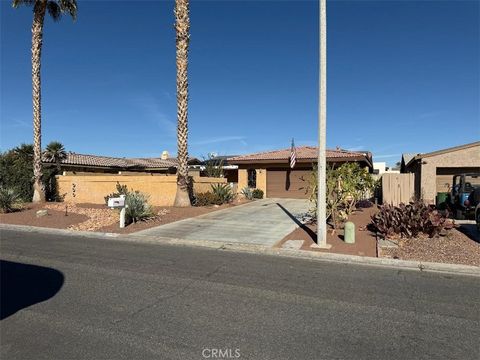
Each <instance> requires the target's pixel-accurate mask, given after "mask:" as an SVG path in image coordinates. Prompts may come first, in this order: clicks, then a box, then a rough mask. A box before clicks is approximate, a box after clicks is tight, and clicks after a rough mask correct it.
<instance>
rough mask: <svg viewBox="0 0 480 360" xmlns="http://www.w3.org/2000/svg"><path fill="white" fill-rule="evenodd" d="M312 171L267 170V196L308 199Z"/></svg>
mask: <svg viewBox="0 0 480 360" xmlns="http://www.w3.org/2000/svg"><path fill="white" fill-rule="evenodd" d="M310 176H311V170H295V169H293V170H283V169H267V196H268V197H270V198H274V197H279V198H294V199H308V198H309V197H310V193H309V192H307V190H308V184H309V179H310Z"/></svg>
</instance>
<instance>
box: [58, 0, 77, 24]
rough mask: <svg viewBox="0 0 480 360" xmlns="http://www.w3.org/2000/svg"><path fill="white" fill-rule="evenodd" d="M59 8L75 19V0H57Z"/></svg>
mask: <svg viewBox="0 0 480 360" xmlns="http://www.w3.org/2000/svg"><path fill="white" fill-rule="evenodd" d="M58 3H59V5H60V9H61V10H62V12H67V13H69V14H70V16H71V17H72V19H73V20H76V19H77V1H76V0H59V1H58Z"/></svg>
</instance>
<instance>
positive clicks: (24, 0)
mask: <svg viewBox="0 0 480 360" xmlns="http://www.w3.org/2000/svg"><path fill="white" fill-rule="evenodd" d="M35 1H36V0H13V1H12V7H14V8H17V7H19V6H21V5H26V6H32V5H33V4H34V3H35Z"/></svg>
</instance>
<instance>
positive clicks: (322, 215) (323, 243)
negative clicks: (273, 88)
mask: <svg viewBox="0 0 480 360" xmlns="http://www.w3.org/2000/svg"><path fill="white" fill-rule="evenodd" d="M319 50H320V79H319V82H320V99H319V104H318V105H319V109H318V121H319V124H318V184H317V186H318V199H317V245H318V246H319V247H324V248H325V247H326V248H328V247H330V246H329V245H328V244H327V220H326V203H325V198H326V189H325V185H326V184H325V178H326V166H327V161H326V140H327V134H326V131H327V4H326V0H320V49H319Z"/></svg>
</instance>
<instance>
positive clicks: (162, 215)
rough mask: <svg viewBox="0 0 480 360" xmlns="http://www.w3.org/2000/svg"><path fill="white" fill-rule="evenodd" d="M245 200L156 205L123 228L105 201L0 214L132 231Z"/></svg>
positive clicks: (39, 222)
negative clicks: (40, 213) (148, 215)
mask: <svg viewBox="0 0 480 360" xmlns="http://www.w3.org/2000/svg"><path fill="white" fill-rule="evenodd" d="M245 202H247V201H245V200H241V201H235V202H233V203H232V204H225V205H220V206H204V207H193V206H192V207H189V208H176V207H172V206H171V207H168V206H167V207H154V209H155V213H156V214H158V216H157V217H155V218H154V219H151V220H149V221H141V222H138V223H136V224H130V225H127V226H126V227H125V228H123V229H120V227H119V212H118V210H112V209H110V208H108V207H107V206H106V205H104V204H68V203H63V202H62V203H44V204H42V205H39V204H30V203H29V204H25V205H24V208H23V210H21V211H17V212H13V213H9V214H0V222H1V223H3V224H16V225H28V226H40V227H50V228H57V229H70V230H81V231H100V232H113V233H120V234H129V233H133V232H136V231H140V230H144V229H148V228H151V227H155V226H159V225H163V224H167V223H171V222H174V221H178V220H183V219H186V218H190V217H195V216H198V215H202V214H206V213H209V212H212V211H217V210H221V209H225V208H228V207H232V206H237V205H241V204H244V203H245ZM65 206H67V210H68V216H65ZM40 209H47V210H48V215H47V216H44V217H40V218H37V217H36V214H35V213H36V211H37V210H40Z"/></svg>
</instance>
